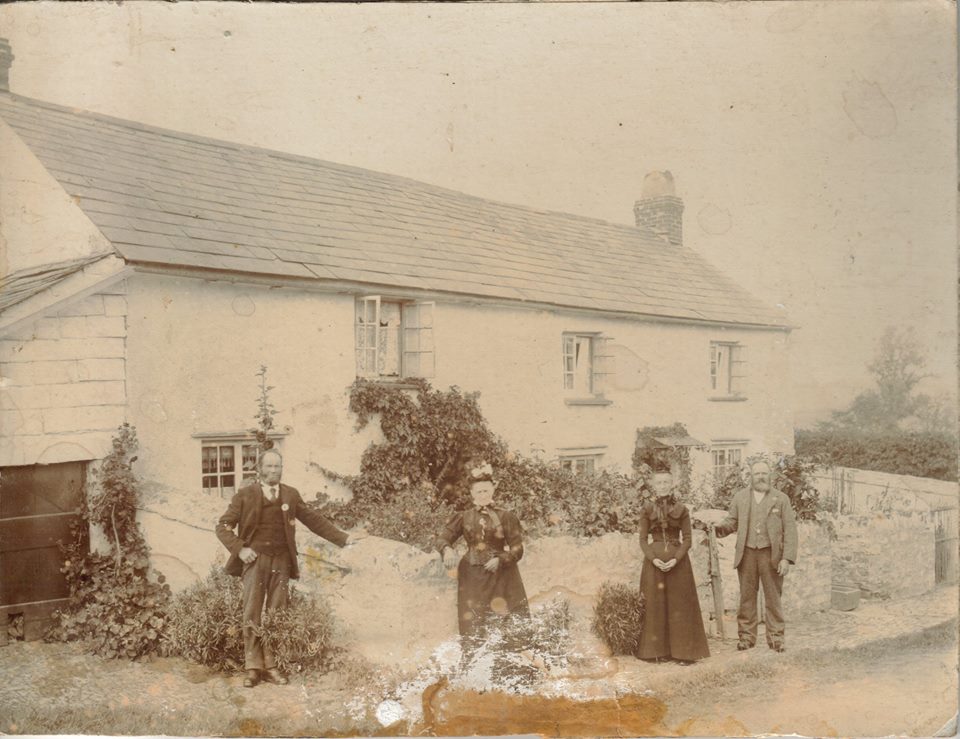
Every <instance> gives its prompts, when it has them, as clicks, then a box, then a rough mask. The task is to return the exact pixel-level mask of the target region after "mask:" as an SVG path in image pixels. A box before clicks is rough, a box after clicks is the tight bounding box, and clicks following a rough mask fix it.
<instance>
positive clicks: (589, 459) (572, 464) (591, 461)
mask: <svg viewBox="0 0 960 739" xmlns="http://www.w3.org/2000/svg"><path fill="white" fill-rule="evenodd" d="M604 451H606V447H605V446H577V447H563V448H560V449H557V460H558V461H559V463H560V468H561V469H564V470H569V471H570V472H572V473H573V474H575V475H579V474H582V473H584V472H587V473H592V472H596V471H597V470H598V469H599V467H600V460H601V459H602V458H603V453H604Z"/></svg>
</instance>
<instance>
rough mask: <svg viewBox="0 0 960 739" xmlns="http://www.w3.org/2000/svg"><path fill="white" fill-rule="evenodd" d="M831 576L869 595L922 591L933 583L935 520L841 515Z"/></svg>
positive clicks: (838, 521) (929, 587) (837, 520)
mask: <svg viewBox="0 0 960 739" xmlns="http://www.w3.org/2000/svg"><path fill="white" fill-rule="evenodd" d="M834 526H835V527H836V531H837V540H836V541H835V542H834V543H833V567H832V572H833V579H834V581H836V582H840V583H851V584H854V585H859V586H860V592H861V594H862V595H864V596H865V597H876V598H897V597H903V596H910V595H919V594H921V593H925V592H927V591H928V590H931V589H933V587H934V585H935V567H934V562H935V557H936V552H935V548H936V542H935V533H934V528H933V525H932V524H930V523H927V522H925V521H923V520H922V519H921V518H920V517H919V516H897V515H893V516H885V515H874V516H838V517H837V519H836V521H835V522H834Z"/></svg>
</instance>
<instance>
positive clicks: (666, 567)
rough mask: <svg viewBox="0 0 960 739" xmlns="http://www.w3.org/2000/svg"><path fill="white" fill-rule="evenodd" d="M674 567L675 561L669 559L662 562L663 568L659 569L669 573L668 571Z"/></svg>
mask: <svg viewBox="0 0 960 739" xmlns="http://www.w3.org/2000/svg"><path fill="white" fill-rule="evenodd" d="M676 565H677V560H676V559H671V560H670V561H669V562H664V563H663V567H661V568H660V569H661V570H663V571H664V572H670V570H672V569H673V568H674V567H676Z"/></svg>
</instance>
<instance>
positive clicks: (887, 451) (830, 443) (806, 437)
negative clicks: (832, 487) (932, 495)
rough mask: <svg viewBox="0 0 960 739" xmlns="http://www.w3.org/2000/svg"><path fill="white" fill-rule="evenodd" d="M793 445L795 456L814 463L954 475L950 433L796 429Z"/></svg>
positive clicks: (946, 477)
mask: <svg viewBox="0 0 960 739" xmlns="http://www.w3.org/2000/svg"><path fill="white" fill-rule="evenodd" d="M795 446H796V450H797V454H798V455H799V456H803V457H807V458H810V459H811V460H812V461H815V462H817V463H818V464H823V465H831V466H832V465H836V466H840V467H854V468H856V469H861V470H874V471H876V472H889V473H891V474H895V475H914V476H916V477H930V478H933V479H935V480H950V481H955V480H956V479H957V440H956V438H955V437H954V436H952V435H950V434H942V433H940V434H938V433H922V432H906V431H903V432H892V433H866V432H862V431H856V430H849V429H822V430H817V431H810V430H798V431H797V432H796V435H795Z"/></svg>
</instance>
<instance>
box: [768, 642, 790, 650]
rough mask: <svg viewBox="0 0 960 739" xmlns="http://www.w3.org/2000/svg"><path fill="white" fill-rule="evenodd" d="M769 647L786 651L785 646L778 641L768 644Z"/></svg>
mask: <svg viewBox="0 0 960 739" xmlns="http://www.w3.org/2000/svg"><path fill="white" fill-rule="evenodd" d="M770 649H772V650H773V651H774V652H786V651H787V648H786V647H785V646H783V644H781V643H780V642H774V643H773V644H771V645H770Z"/></svg>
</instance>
